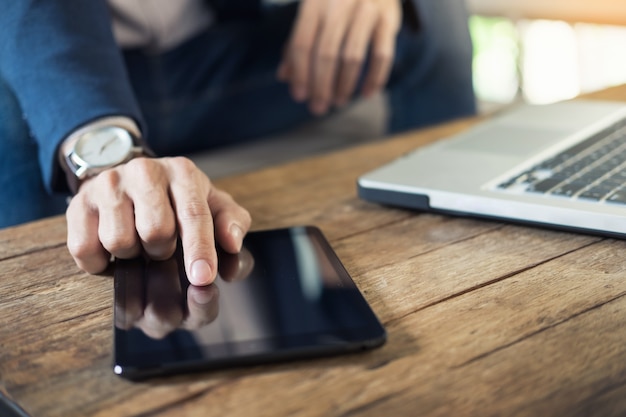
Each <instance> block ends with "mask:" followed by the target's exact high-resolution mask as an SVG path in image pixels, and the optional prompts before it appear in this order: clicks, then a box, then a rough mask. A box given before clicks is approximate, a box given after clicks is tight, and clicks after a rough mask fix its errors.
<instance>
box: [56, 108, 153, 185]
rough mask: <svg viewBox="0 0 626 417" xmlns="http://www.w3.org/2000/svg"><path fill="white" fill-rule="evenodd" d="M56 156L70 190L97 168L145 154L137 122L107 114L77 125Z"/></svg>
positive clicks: (103, 168) (93, 173)
mask: <svg viewBox="0 0 626 417" xmlns="http://www.w3.org/2000/svg"><path fill="white" fill-rule="evenodd" d="M60 151H61V152H60V155H59V158H60V159H61V161H60V162H61V166H62V167H63V170H64V171H65V173H66V177H67V183H68V186H69V187H70V190H71V191H72V193H73V194H76V193H77V192H78V188H79V186H80V184H81V183H82V182H83V181H85V180H86V179H88V178H91V177H94V176H96V175H98V174H99V173H100V172H102V171H104V170H106V169H109V168H112V167H115V166H117V165H120V164H123V163H124V162H127V161H129V160H131V159H133V158H135V157H138V156H141V155H144V154H146V152H145V151H144V148H143V147H142V146H141V143H140V134H139V129H138V128H137V125H136V124H135V123H134V122H133V121H132V120H130V119H127V118H125V117H107V118H103V119H100V120H98V121H96V122H94V123H90V124H88V125H87V126H85V127H83V128H81V129H78V130H77V131H76V132H74V133H72V134H71V135H70V136H69V137H68V138H67V139H66V140H65V141H64V142H63V143H62V144H61V149H60Z"/></svg>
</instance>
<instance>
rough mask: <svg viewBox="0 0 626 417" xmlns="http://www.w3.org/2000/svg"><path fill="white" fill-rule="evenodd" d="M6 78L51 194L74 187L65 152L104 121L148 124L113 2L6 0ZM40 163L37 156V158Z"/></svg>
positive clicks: (0, 66)
mask: <svg viewBox="0 0 626 417" xmlns="http://www.w3.org/2000/svg"><path fill="white" fill-rule="evenodd" d="M0 6H1V9H0V10H2V12H1V13H0V74H1V75H2V77H3V78H4V79H5V81H6V82H7V83H8V84H9V86H10V87H11V88H12V89H13V91H14V92H15V95H16V96H17V98H18V100H19V103H20V105H21V107H22V111H23V113H24V118H25V120H26V121H27V123H28V125H29V127H30V129H31V133H32V135H33V137H34V138H35V140H36V141H37V143H38V145H39V155H38V158H39V162H40V165H41V168H42V173H43V177H44V178H43V180H44V184H45V185H46V187H47V188H48V190H49V191H52V190H64V189H65V188H66V185H65V179H64V175H63V174H62V173H61V172H60V169H59V167H58V164H57V155H56V152H57V148H58V146H59V144H60V143H61V141H62V140H63V138H65V137H66V136H67V135H68V134H69V133H70V132H72V131H73V130H75V129H76V128H77V127H79V126H81V125H83V124H85V123H87V122H89V121H91V120H94V119H97V118H99V117H103V116H109V115H124V116H128V117H131V118H133V119H134V120H136V121H137V122H138V123H139V124H140V126H142V130H144V129H143V123H142V119H141V115H140V111H139V107H138V105H137V102H136V99H135V98H134V94H133V91H132V88H131V85H130V82H129V81H128V76H127V74H126V69H125V66H124V62H123V59H122V55H121V52H120V50H119V48H118V46H117V44H116V43H115V39H114V37H113V33H112V29H111V18H110V15H109V9H108V6H107V3H106V1H105V0H0ZM33 157H34V155H33Z"/></svg>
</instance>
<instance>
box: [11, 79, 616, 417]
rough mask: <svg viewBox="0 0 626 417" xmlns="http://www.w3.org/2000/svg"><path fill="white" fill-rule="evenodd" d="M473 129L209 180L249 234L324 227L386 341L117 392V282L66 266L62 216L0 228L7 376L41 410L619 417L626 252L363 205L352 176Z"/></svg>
mask: <svg viewBox="0 0 626 417" xmlns="http://www.w3.org/2000/svg"><path fill="white" fill-rule="evenodd" d="M596 97H598V98H613V99H624V100H626V87H619V88H615V89H612V90H607V91H604V92H602V93H600V94H597V95H596ZM475 121H476V120H463V121H459V122H455V123H451V124H446V125H444V126H440V127H436V128H432V129H428V130H423V131H419V132H415V133H412V134H409V135H404V136H401V137H397V138H394V139H392V140H387V141H384V142H379V143H375V144H370V145H366V146H362V147H357V148H353V149H349V150H346V151H342V152H337V153H333V154H330V155H327V156H322V157H316V158H312V159H309V160H305V161H300V162H296V163H292V164H288V165H283V166H279V167H275V168H271V169H266V170H262V171H260V172H255V173H250V174H246V175H240V176H236V177H231V178H227V179H224V180H221V181H219V185H221V186H222V187H223V188H225V189H227V190H228V191H230V192H231V193H232V194H233V195H234V196H235V197H236V198H237V199H238V200H239V201H240V202H241V203H242V204H243V205H245V206H246V207H248V208H249V209H250V211H251V213H252V215H253V217H254V220H255V223H254V228H257V229H259V228H269V227H281V226H289V225H298V224H315V225H318V226H320V227H321V229H322V230H323V231H324V232H325V234H326V235H327V237H328V238H329V240H330V241H331V243H332V245H333V246H334V248H335V249H336V251H337V252H338V254H339V256H340V258H341V259H342V260H343V262H344V263H345V265H346V267H347V269H348V271H349V272H350V273H351V274H352V275H353V277H354V279H355V281H356V282H357V284H358V286H359V287H360V288H361V290H362V291H363V293H364V294H365V297H366V298H367V299H368V301H369V302H370V303H371V305H372V307H373V308H374V310H375V311H376V313H377V314H378V316H379V317H380V318H381V320H382V322H383V323H384V324H385V326H386V327H387V329H388V332H389V340H388V343H387V344H386V345H385V346H384V347H382V348H380V349H377V350H374V351H371V352H368V353H362V354H353V355H348V356H341V357H335V358H330V359H320V360H309V361H302V362H292V363H283V364H277V365H267V366H256V367H250V368H241V369H235V370H223V371H217V372H207V373H201V374H195V375H187V376H176V377H173V378H168V379H159V380H153V381H148V382H143V383H131V382H128V381H126V380H123V379H121V378H119V377H117V376H115V375H114V374H113V372H112V370H111V348H112V329H113V324H112V320H113V317H112V314H113V311H112V296H113V292H112V288H113V285H112V284H113V282H112V279H111V274H110V271H109V273H107V274H103V275H100V276H89V275H87V274H85V273H82V272H80V271H79V270H78V269H77V268H76V267H75V265H74V263H73V261H72V259H71V258H70V256H69V254H68V252H67V250H66V248H65V220H64V218H63V217H58V218H52V219H49V220H45V221H40V222H35V223H31V224H27V225H25V226H21V227H17V228H12V229H6V230H3V231H0V318H1V319H0V320H2V321H1V323H2V324H1V325H0V378H1V381H2V383H3V384H4V385H5V386H6V389H7V390H8V392H9V393H10V394H11V395H12V396H13V397H14V398H15V399H16V400H17V401H18V402H19V403H21V404H22V405H23V407H24V408H25V409H26V410H28V411H30V412H31V413H32V414H33V415H34V416H63V417H71V416H80V417H85V416H107V417H109V416H187V415H189V416H220V417H223V416H287V415H305V416H355V415H358V416H361V415H366V416H418V415H419V416H489V415H501V416H589V415H598V416H608V415H611V416H618V415H620V416H623V415H626V242H625V241H619V240H613V239H604V238H599V237H594V236H586V235H577V234H569V233H562V232H554V231H548V230H541V229H535V228H530V227H520V226H513V225H507V224H503V223H498V222H489V221H479V220H471V219H460V218H451V217H445V216H438V215H431V214H423V213H417V212H412V211H407V210H401V209H392V208H384V207H380V206H378V205H375V204H371V203H367V202H365V201H361V200H359V199H358V198H357V196H356V192H355V189H356V188H355V180H356V177H357V176H358V175H359V174H360V173H363V172H365V171H367V170H369V169H372V168H374V167H376V166H378V165H380V164H382V163H385V162H387V161H389V160H391V159H392V158H395V157H397V156H399V155H401V154H402V153H404V152H405V151H408V150H409V149H412V148H414V147H416V146H418V145H422V144H425V143H427V142H431V141H433V140H436V139H438V138H440V137H443V136H446V135H449V134H451V133H454V132H457V131H459V130H461V129H464V128H467V127H468V126H469V125H470V124H472V123H474V122H475ZM3 204H6V203H4V202H3ZM625 221H626V219H625Z"/></svg>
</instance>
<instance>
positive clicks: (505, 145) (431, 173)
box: [357, 100, 626, 238]
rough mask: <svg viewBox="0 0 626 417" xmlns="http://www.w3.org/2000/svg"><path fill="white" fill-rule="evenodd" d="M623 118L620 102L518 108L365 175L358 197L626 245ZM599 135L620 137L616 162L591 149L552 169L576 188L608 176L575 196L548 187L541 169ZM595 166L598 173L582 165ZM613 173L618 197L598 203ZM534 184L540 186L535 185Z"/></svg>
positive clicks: (625, 108) (551, 183)
mask: <svg viewBox="0 0 626 417" xmlns="http://www.w3.org/2000/svg"><path fill="white" fill-rule="evenodd" d="M625 118H626V104H625V103H619V102H604V101H592V100H572V101H564V102H559V103H555V104H549V105H535V106H533V105H526V104H525V105H520V106H517V107H515V108H513V109H511V110H507V111H506V112H505V113H503V114H501V115H499V116H495V117H493V118H491V119H489V120H487V121H485V122H481V123H480V124H478V125H476V126H475V127H473V128H471V129H469V130H467V131H465V132H462V133H460V134H458V135H455V136H452V137H449V138H446V139H443V140H440V141H438V142H436V143H434V144H432V145H427V146H424V147H420V148H418V149H416V150H414V151H413V152H411V153H409V154H407V155H404V156H402V157H400V158H398V159H397V160H395V161H393V162H391V163H389V164H387V165H385V166H382V167H380V168H379V169H376V170H374V171H371V172H369V173H366V174H364V175H362V176H361V177H359V179H358V185H357V188H358V193H359V196H360V197H361V198H363V199H365V200H368V201H372V202H377V203H382V204H387V205H394V206H401V207H407V208H413V209H418V210H425V211H434V212H441V213H448V214H457V215H465V216H468V215H469V216H479V217H487V218H495V219H501V220H508V221H514V222H523V223H532V224H535V225H541V226H549V227H554V228H564V229H567V230H574V231H580V232H588V233H594V234H602V235H608V236H613V237H621V238H626V168H625V167H624V165H625V161H626V122H622V123H621V124H620V121H623V120H626V119H625ZM616 124H617V126H616ZM620 126H621V127H620ZM602 135H604V136H607V135H608V136H611V135H612V136H611V140H613V139H614V138H617V140H616V144H615V143H614V144H613V145H611V146H612V148H615V149H613V150H612V151H611V152H612V155H613V156H611V155H609V156H603V155H604V154H601V155H600V156H599V157H598V156H597V155H596V154H598V153H599V152H604V151H597V150H595V148H593V147H592V148H591V149H588V150H586V151H584V152H586V155H584V156H578V162H571V163H570V165H569V167H568V168H567V170H566V169H565V168H562V167H560V168H555V169H556V170H560V172H561V173H566V172H569V173H571V172H572V171H573V172H574V173H575V174H576V175H578V178H577V179H576V180H575V181H574V180H569V181H570V182H571V184H574V183H575V184H576V185H580V184H579V183H580V181H581V180H586V179H587V178H586V175H585V174H586V173H589V174H591V173H592V172H594V173H595V171H598V168H602V169H607V170H609V171H610V172H608V173H607V174H606V175H605V177H603V178H598V179H596V180H594V181H595V182H594V183H590V184H588V185H587V187H586V188H584V189H580V190H578V191H576V190H575V191H572V190H571V189H570V188H572V187H569V188H568V186H569V185H571V184H569V183H567V184H565V185H563V184H564V183H561V184H558V181H559V180H553V179H550V178H547V177H549V176H550V175H552V174H553V172H552V171H553V168H549V169H546V168H545V166H549V165H545V164H546V162H544V161H546V160H547V161H552V163H553V162H554V160H556V159H559V158H562V155H563V154H567V153H569V152H570V151H569V150H570V149H576V148H580V147H581V146H582V145H577V144H579V143H582V142H584V141H585V140H587V142H585V143H588V142H590V141H591V139H589V138H594V137H595V138H598V137H601V136H602ZM619 135H621V136H622V138H621V139H620V138H618V136H619ZM594 140H596V139H594ZM602 140H604V139H601V140H600V139H598V140H596V142H597V141H600V142H602ZM620 141H621V142H620ZM614 142H615V141H614ZM602 143H604V142H602ZM620 143H621V144H620ZM592 146H595V147H596V148H597V147H600V146H601V144H595V145H592ZM622 150H623V152H621V153H620V151H622ZM594 152H595V153H594ZM615 152H617V156H614V154H615ZM557 155H558V158H557ZM593 158H595V160H596V166H595V168H593V169H592V168H585V167H583V166H582V165H581V164H583V163H587V162H588V160H590V159H593ZM598 158H600V159H599V160H598ZM602 158H605V159H602ZM609 158H610V159H609ZM620 158H621V160H620ZM616 161H617V162H616ZM550 166H551V165H550ZM607 167H610V168H607ZM620 171H623V172H624V173H625V174H620ZM614 174H617V176H616V178H617V179H616V178H612V177H611V181H610V182H611V184H612V185H614V186H615V189H614V190H610V191H607V195H603V196H602V195H600V194H598V193H597V192H596V190H597V189H603V188H602V187H604V185H605V184H604V183H603V182H602V181H603V180H604V179H607V178H609V176H612V175H614ZM620 175H624V178H623V179H620V178H622V177H620ZM530 177H534V178H532V179H533V181H534V182H535V185H529V182H530V181H529V178H530ZM537 181H539V182H540V184H539V185H536V183H537ZM608 182H609V181H608V179H607V183H608ZM622 186H623V187H624V190H623V191H621V192H620V189H621V187H622ZM604 188H606V187H604ZM538 190H540V191H538ZM589 196H591V197H592V198H589ZM622 200H623V201H622Z"/></svg>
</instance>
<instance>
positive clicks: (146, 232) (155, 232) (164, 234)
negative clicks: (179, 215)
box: [137, 222, 176, 244]
mask: <svg viewBox="0 0 626 417" xmlns="http://www.w3.org/2000/svg"><path fill="white" fill-rule="evenodd" d="M169 223H172V224H169ZM137 232H138V233H139V235H140V236H141V238H142V240H143V241H144V242H146V243H148V244H160V243H164V242H168V241H170V240H173V239H174V236H175V235H176V227H175V226H174V224H173V222H166V223H165V224H164V223H161V222H159V223H157V222H154V223H152V224H148V225H141V226H140V225H138V226H137Z"/></svg>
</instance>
